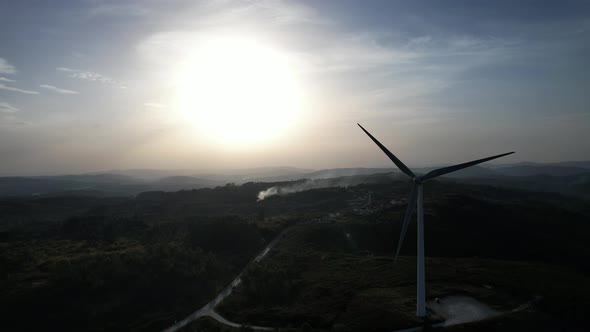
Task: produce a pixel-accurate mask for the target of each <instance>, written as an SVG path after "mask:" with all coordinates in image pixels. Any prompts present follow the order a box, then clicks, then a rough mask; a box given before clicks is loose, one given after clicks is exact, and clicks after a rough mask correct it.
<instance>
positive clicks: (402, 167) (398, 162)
mask: <svg viewBox="0 0 590 332" xmlns="http://www.w3.org/2000/svg"><path fill="white" fill-rule="evenodd" d="M357 125H358V126H359V127H361V129H362V130H363V131H364V132H365V134H367V135H368V136H369V137H370V138H371V139H372V140H373V142H375V144H377V146H378V147H379V148H381V151H383V152H384V153H385V154H386V155H387V156H388V157H389V159H391V161H393V163H394V164H395V165H396V166H397V168H399V169H400V171H402V172H404V173H405V174H406V175H408V176H409V177H411V178H412V179H413V178H415V177H416V175H415V174H414V173H413V172H412V171H411V170H410V169H409V168H408V166H406V165H404V163H402V161H401V160H399V159H397V157H396V156H394V155H393V153H391V151H389V150H387V148H386V147H385V146H383V144H381V142H379V141H378V140H377V139H376V138H375V137H373V135H371V134H370V133H369V132H368V131H366V130H365V128H363V126H361V125H360V124H358V123H357Z"/></svg>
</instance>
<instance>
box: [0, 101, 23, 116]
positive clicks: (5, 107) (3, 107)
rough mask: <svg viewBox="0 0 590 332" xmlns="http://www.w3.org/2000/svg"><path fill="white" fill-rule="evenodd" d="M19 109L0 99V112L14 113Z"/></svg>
mask: <svg viewBox="0 0 590 332" xmlns="http://www.w3.org/2000/svg"><path fill="white" fill-rule="evenodd" d="M18 111H19V109H18V108H16V107H14V106H12V105H10V104H9V103H7V102H4V101H0V113H16V112H18Z"/></svg>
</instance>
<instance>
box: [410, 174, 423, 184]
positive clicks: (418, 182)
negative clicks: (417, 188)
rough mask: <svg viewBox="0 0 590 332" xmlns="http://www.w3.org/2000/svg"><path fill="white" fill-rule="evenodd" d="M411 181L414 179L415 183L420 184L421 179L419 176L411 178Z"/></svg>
mask: <svg viewBox="0 0 590 332" xmlns="http://www.w3.org/2000/svg"><path fill="white" fill-rule="evenodd" d="M412 181H414V183H415V184H422V179H421V178H420V177H419V176H416V177H415V178H413V179H412Z"/></svg>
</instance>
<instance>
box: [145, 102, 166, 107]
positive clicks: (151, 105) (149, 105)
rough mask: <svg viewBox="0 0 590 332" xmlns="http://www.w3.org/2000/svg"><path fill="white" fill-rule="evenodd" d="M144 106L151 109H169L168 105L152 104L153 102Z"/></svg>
mask: <svg viewBox="0 0 590 332" xmlns="http://www.w3.org/2000/svg"><path fill="white" fill-rule="evenodd" d="M143 106H145V107H151V108H167V107H168V106H167V105H164V104H160V103H152V102H148V103H143Z"/></svg>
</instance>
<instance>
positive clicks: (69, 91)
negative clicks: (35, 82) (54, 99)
mask: <svg viewBox="0 0 590 332" xmlns="http://www.w3.org/2000/svg"><path fill="white" fill-rule="evenodd" d="M39 86H40V87H42V88H44V89H47V90H51V91H53V92H57V93H61V94H65V95H76V94H78V93H79V92H78V91H74V90H68V89H62V88H58V87H56V86H54V85H49V84H41V85H39Z"/></svg>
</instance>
